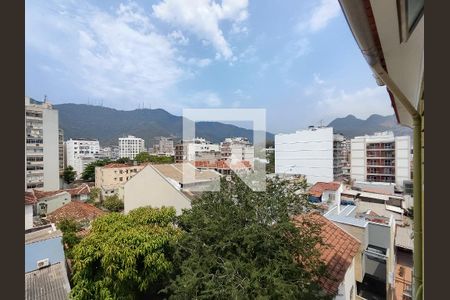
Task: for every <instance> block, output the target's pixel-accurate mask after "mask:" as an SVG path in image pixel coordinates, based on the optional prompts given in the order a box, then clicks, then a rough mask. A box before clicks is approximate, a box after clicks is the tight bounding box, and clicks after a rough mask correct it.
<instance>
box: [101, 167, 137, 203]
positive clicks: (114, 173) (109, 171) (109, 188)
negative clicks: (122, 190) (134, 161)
mask: <svg viewBox="0 0 450 300" xmlns="http://www.w3.org/2000/svg"><path fill="white" fill-rule="evenodd" d="M143 168H144V166H143V165H140V166H139V165H136V166H133V165H126V164H114V163H113V164H109V165H106V166H103V167H96V168H95V187H96V188H100V190H101V196H102V197H105V196H112V195H114V194H117V193H118V191H119V187H120V186H122V185H123V184H125V182H127V181H128V180H129V179H130V178H131V177H133V176H134V175H135V174H136V173H138V172H139V171H140V170H142V169H143Z"/></svg>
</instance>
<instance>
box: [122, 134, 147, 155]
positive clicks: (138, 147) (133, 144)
mask: <svg viewBox="0 0 450 300" xmlns="http://www.w3.org/2000/svg"><path fill="white" fill-rule="evenodd" d="M144 151H145V145H144V140H143V139H141V138H138V137H135V136H132V135H129V136H127V137H123V138H119V157H120V158H125V157H126V158H129V159H134V158H135V156H136V155H137V154H139V153H141V152H144Z"/></svg>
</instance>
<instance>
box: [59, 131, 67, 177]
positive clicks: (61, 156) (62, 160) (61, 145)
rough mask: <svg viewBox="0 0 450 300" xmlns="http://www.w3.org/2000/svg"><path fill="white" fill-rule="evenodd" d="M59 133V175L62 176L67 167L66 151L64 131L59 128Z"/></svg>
mask: <svg viewBox="0 0 450 300" xmlns="http://www.w3.org/2000/svg"><path fill="white" fill-rule="evenodd" d="M58 133H59V134H58V150H59V173H60V174H62V173H63V172H64V168H65V165H66V160H65V150H64V130H62V129H61V128H59V131H58Z"/></svg>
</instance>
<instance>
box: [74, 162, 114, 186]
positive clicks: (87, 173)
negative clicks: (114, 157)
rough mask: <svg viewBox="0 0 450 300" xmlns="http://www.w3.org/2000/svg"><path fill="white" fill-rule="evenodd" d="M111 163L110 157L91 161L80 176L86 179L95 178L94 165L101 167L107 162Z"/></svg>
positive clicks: (92, 179)
mask: <svg viewBox="0 0 450 300" xmlns="http://www.w3.org/2000/svg"><path fill="white" fill-rule="evenodd" d="M109 163H111V160H110V159H101V160H96V161H94V162H91V163H90V164H88V165H87V166H86V168H85V169H84V171H83V174H82V175H81V178H82V179H83V180H86V181H94V180H95V167H103V166H105V165H107V164H109Z"/></svg>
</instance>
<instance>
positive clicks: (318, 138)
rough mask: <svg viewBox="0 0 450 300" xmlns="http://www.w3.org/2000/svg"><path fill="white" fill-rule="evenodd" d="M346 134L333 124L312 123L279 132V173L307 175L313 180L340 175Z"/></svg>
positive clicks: (328, 178)
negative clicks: (337, 132) (297, 128)
mask: <svg viewBox="0 0 450 300" xmlns="http://www.w3.org/2000/svg"><path fill="white" fill-rule="evenodd" d="M343 141H344V138H343V136H342V135H339V134H334V133H333V128H331V127H314V126H310V127H309V128H308V129H306V130H301V131H296V132H295V133H291V134H277V135H275V173H277V174H290V175H304V176H305V177H306V180H307V182H308V183H309V184H315V183H316V182H319V181H322V182H330V181H333V180H337V179H340V177H341V176H342V167H343V159H344V155H343V153H342V151H343V149H344V147H343V145H342V144H343Z"/></svg>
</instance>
